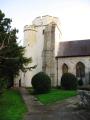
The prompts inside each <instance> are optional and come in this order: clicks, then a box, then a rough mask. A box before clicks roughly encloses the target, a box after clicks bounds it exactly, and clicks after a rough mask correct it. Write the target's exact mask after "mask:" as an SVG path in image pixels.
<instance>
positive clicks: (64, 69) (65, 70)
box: [62, 63, 68, 74]
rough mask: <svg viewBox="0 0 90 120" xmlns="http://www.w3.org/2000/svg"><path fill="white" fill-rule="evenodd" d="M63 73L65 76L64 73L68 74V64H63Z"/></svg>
mask: <svg viewBox="0 0 90 120" xmlns="http://www.w3.org/2000/svg"><path fill="white" fill-rule="evenodd" d="M62 73H63V74H64V73H68V66H67V64H65V63H64V64H63V66H62Z"/></svg>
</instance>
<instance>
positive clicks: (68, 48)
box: [56, 39, 90, 58]
mask: <svg viewBox="0 0 90 120" xmlns="http://www.w3.org/2000/svg"><path fill="white" fill-rule="evenodd" d="M78 56H90V39H86V40H76V41H67V42H60V43H59V49H58V53H57V56H56V57H57V58H58V57H78Z"/></svg>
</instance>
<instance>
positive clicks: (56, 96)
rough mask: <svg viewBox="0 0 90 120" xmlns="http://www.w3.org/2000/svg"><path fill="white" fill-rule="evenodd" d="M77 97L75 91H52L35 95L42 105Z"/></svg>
mask: <svg viewBox="0 0 90 120" xmlns="http://www.w3.org/2000/svg"><path fill="white" fill-rule="evenodd" d="M75 95H77V93H76V91H71V90H60V89H52V90H51V91H50V92H49V93H46V94H39V95H36V98H37V99H38V100H39V101H40V102H41V103H43V104H45V105H47V104H52V103H54V102H57V101H62V100H65V99H67V98H70V97H73V96H75Z"/></svg>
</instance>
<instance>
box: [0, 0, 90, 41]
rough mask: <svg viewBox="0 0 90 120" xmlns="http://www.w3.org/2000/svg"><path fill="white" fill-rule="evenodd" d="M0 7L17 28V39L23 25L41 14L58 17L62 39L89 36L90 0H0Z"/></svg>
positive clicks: (21, 33) (20, 36)
mask: <svg viewBox="0 0 90 120" xmlns="http://www.w3.org/2000/svg"><path fill="white" fill-rule="evenodd" d="M0 9H1V10H2V11H3V12H4V13H5V15H6V17H9V18H11V19H12V20H13V22H12V26H13V27H16V28H17V29H19V34H18V36H19V40H23V27H24V26H25V25H29V24H31V23H32V20H33V19H35V17H37V16H43V15H52V16H56V17H59V19H60V23H61V32H62V40H64V41H66V40H80V39H89V38H90V0H0Z"/></svg>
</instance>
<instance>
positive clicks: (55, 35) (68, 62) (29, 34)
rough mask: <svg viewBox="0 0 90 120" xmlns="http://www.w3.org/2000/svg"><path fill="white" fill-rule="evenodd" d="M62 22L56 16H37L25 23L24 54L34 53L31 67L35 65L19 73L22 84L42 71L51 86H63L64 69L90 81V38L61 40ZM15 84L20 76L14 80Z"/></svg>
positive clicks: (85, 81)
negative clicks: (29, 22)
mask: <svg viewBox="0 0 90 120" xmlns="http://www.w3.org/2000/svg"><path fill="white" fill-rule="evenodd" d="M60 39H61V31H60V22H59V19H58V18H57V17H53V16H49V15H45V16H42V17H41V16H39V17H36V18H35V19H34V20H33V21H32V25H26V26H25V27H24V46H25V57H31V58H32V63H30V64H29V65H28V67H33V66H36V68H35V69H32V70H31V71H27V72H26V73H22V72H21V73H20V80H21V86H24V87H30V86H31V79H32V77H33V76H34V75H35V74H36V73H38V72H40V71H43V72H45V73H46V74H48V75H49V76H50V78H51V84H52V86H60V80H61V76H62V74H63V73H67V72H70V73H73V74H74V75H75V76H76V77H77V78H78V80H79V79H82V81H83V83H84V84H89V83H90V40H89V39H86V40H76V41H66V42H60ZM15 82H16V83H15V84H16V86H18V85H19V80H17V81H15Z"/></svg>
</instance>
